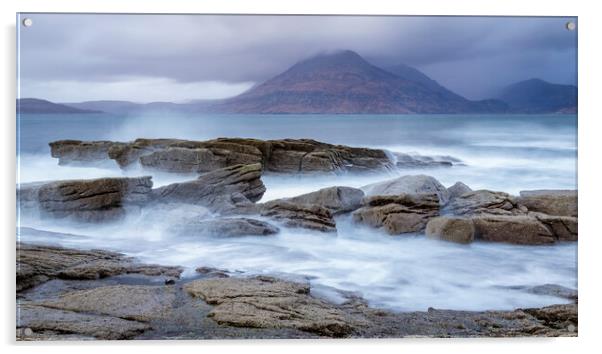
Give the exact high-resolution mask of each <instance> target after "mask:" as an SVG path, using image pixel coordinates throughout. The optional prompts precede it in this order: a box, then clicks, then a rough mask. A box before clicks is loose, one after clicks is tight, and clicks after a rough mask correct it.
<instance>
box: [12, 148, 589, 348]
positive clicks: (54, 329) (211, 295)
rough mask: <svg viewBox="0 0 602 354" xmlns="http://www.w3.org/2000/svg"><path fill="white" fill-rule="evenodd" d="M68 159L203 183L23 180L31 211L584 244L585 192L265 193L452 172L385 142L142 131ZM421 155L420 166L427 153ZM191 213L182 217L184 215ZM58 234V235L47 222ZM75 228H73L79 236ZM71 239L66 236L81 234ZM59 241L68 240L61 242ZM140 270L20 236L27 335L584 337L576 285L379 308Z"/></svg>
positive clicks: (390, 189)
mask: <svg viewBox="0 0 602 354" xmlns="http://www.w3.org/2000/svg"><path fill="white" fill-rule="evenodd" d="M50 146H51V152H52V156H53V157H56V158H58V159H59V164H60V165H65V164H76V165H80V166H95V165H97V164H99V163H105V162H107V161H110V160H115V161H116V162H117V164H118V165H119V166H120V167H121V168H128V169H129V168H133V167H135V166H137V168H142V170H147V171H148V172H152V171H162V172H170V173H186V174H190V173H194V174H197V175H198V177H197V178H196V179H191V180H188V181H183V182H178V183H173V184H169V185H166V186H162V187H158V188H153V181H152V177H151V176H139V177H114V178H98V179H90V180H63V181H48V182H36V183H29V184H22V185H21V186H20V188H19V189H18V190H17V194H18V199H17V202H18V205H17V207H18V208H20V211H21V214H22V215H38V216H40V217H43V218H50V219H51V220H66V221H70V222H77V223H85V224H91V225H93V224H110V223H119V222H121V221H122V220H124V219H125V218H127V217H129V216H132V215H135V216H140V215H141V214H142V213H145V214H144V215H147V217H149V218H151V219H153V218H162V217H165V215H166V214H168V213H173V214H174V215H173V216H174V220H175V221H174V222H172V224H173V225H170V227H169V229H168V232H170V233H173V234H174V235H181V236H210V237H217V238H220V237H245V236H262V237H263V236H265V237H269V236H272V235H277V234H278V233H279V232H280V230H281V229H282V228H302V229H305V230H308V231H309V232H315V233H317V234H322V235H324V236H325V237H336V234H337V232H338V230H337V221H336V220H337V217H338V216H340V215H349V217H350V218H351V220H353V222H354V223H355V224H357V225H358V226H361V227H367V228H372V229H374V230H375V232H379V233H385V234H389V235H391V236H392V237H404V236H403V235H404V234H408V235H417V234H418V235H423V236H424V237H428V238H431V239H436V240H441V241H445V242H455V243H460V244H468V243H472V242H500V243H509V244H518V245H549V244H553V243H557V242H575V241H577V239H578V230H577V224H578V222H577V191H575V190H572V191H570V190H537V191H523V192H521V193H520V195H519V196H512V195H509V194H507V193H504V192H499V191H489V190H475V191H473V190H472V189H471V188H470V187H469V186H467V185H465V184H464V183H462V182H458V183H456V184H454V185H452V186H450V187H447V188H446V187H445V186H443V185H442V184H441V183H440V182H439V181H437V180H436V179H435V178H433V177H431V176H426V175H407V176H401V177H397V178H392V179H389V180H386V181H382V182H379V183H374V184H371V185H367V186H364V187H361V188H352V187H348V186H338V185H334V186H332V187H328V188H323V189H320V190H317V191H314V192H311V193H307V194H303V195H298V196H294V197H290V198H283V199H276V200H271V201H268V202H261V199H262V197H263V195H264V193H265V192H266V187H265V185H264V184H263V181H262V176H263V175H264V174H271V173H277V174H283V173H286V174H303V175H305V174H323V173H326V174H333V175H337V174H342V173H378V172H382V171H387V170H391V169H396V170H403V168H404V166H420V167H426V166H427V165H428V166H429V167H435V168H436V167H451V166H454V165H455V164H457V163H459V162H458V161H456V160H453V158H448V160H453V162H451V161H448V162H449V164H448V163H441V160H440V159H439V160H438V159H434V158H431V159H428V158H424V157H421V158H420V159H415V161H414V160H412V157H409V155H404V156H402V155H399V154H398V156H397V157H396V158H392V157H391V156H390V154H389V153H388V152H386V151H383V150H375V149H367V148H353V147H348V146H341V145H331V144H326V143H322V142H317V141H314V140H309V139H299V140H292V139H283V140H267V141H263V140H255V139H239V138H220V139H215V140H210V141H186V140H176V139H137V140H135V141H134V142H129V143H121V142H109V141H94V142H82V141H75V140H68V141H57V142H53V143H50ZM418 160H420V161H418ZM175 214H177V215H175ZM38 232H43V231H38ZM71 236H73V235H71ZM71 236H69V235H62V236H61V237H71ZM57 237H58V236H57ZM182 271H183V269H182V268H181V267H172V266H169V267H168V266H160V265H149V264H141V263H139V262H138V261H136V260H135V259H132V258H129V257H126V256H125V255H123V254H120V253H115V252H110V251H104V250H75V249H69V248H64V247H60V246H49V245H41V244H28V243H18V244H17V337H18V339H21V340H42V339H179V338H187V339H197V338H198V339H201V338H204V339H209V338H322V337H329V338H338V337H345V338H349V337H351V338H354V337H408V336H430V337H472V336H533V335H535V336H574V335H576V334H577V304H576V302H577V294H576V291H573V290H572V289H566V288H562V287H560V286H557V285H554V284H541V285H540V286H538V287H535V288H529V289H524V291H527V292H532V293H539V294H546V295H550V296H555V297H558V298H563V299H565V300H566V299H568V300H570V301H571V302H573V303H572V304H562V305H553V306H549V307H544V308H535V309H533V308H531V309H516V310H513V311H482V312H470V311H451V310H438V309H429V311H426V312H407V313H396V312H391V311H386V310H382V309H375V308H371V307H370V306H368V304H367V302H366V301H365V300H364V299H362V298H361V296H359V295H357V294H352V293H346V292H342V291H339V290H336V289H334V290H333V291H335V292H337V293H339V294H340V296H341V297H342V298H343V299H344V300H343V301H342V302H341V303H333V302H331V301H330V300H328V299H325V298H322V297H320V296H319V295H318V294H316V293H315V292H312V288H311V286H310V283H309V281H308V280H307V279H284V278H282V277H280V276H272V275H269V276H256V275H247V274H232V273H229V272H228V271H227V270H220V269H211V268H208V267H206V265H204V264H198V269H197V272H196V275H195V276H194V277H187V278H186V279H180V275H181V273H182Z"/></svg>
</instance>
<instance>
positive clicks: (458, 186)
mask: <svg viewBox="0 0 602 354" xmlns="http://www.w3.org/2000/svg"><path fill="white" fill-rule="evenodd" d="M468 192H472V189H470V187H469V186H467V185H465V184H464V183H462V182H456V183H454V185H453V186H451V187H449V188H447V193H448V195H449V200H452V199H456V198H457V197H459V196H461V195H463V194H465V193H468Z"/></svg>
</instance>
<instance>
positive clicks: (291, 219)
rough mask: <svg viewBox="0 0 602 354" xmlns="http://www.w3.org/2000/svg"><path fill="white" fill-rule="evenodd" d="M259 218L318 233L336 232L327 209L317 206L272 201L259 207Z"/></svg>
mask: <svg viewBox="0 0 602 354" xmlns="http://www.w3.org/2000/svg"><path fill="white" fill-rule="evenodd" d="M259 212H260V214H261V216H264V217H268V218H271V219H273V220H276V221H278V222H280V223H282V224H284V225H285V226H288V227H300V228H304V229H309V230H313V231H320V232H336V231H337V229H336V222H335V220H334V219H333V217H332V213H331V212H330V210H329V209H327V208H324V207H322V206H320V205H317V204H299V203H293V202H290V201H286V200H282V199H280V200H273V201H269V202H266V203H264V204H262V205H260V206H259Z"/></svg>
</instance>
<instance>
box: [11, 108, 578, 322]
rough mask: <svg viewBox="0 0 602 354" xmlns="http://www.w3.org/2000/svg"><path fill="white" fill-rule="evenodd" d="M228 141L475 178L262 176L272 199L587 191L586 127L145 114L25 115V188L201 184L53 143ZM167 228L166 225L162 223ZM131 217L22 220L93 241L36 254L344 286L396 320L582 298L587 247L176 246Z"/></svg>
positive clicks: (417, 241) (548, 122)
mask: <svg viewBox="0 0 602 354" xmlns="http://www.w3.org/2000/svg"><path fill="white" fill-rule="evenodd" d="M139 137H145V138H180V139H195V140H206V139H212V138H217V137H250V138H260V139H278V138H313V139H316V140H320V141H324V142H328V143H335V144H346V145H352V146H362V147H373V148H382V149H386V150H388V151H391V152H403V153H412V154H420V155H428V156H433V155H438V156H452V157H455V158H458V159H460V160H462V162H463V164H464V165H463V166H454V167H451V168H436V169H433V168H429V169H413V170H407V169H403V170H398V171H391V172H389V173H387V174H381V175H370V176H357V175H342V176H337V177H334V178H333V177H307V176H306V177H296V176H288V177H286V176H270V175H268V176H264V177H263V180H264V183H265V185H266V187H267V192H266V194H265V195H264V197H263V200H262V201H266V200H270V199H275V198H281V197H289V196H294V195H298V194H302V193H306V192H310V191H314V190H317V189H319V188H323V187H327V186H333V185H342V186H352V187H361V186H363V185H366V184H369V183H374V182H378V181H382V180H385V179H389V178H394V177H397V176H401V175H406V174H428V175H431V176H434V177H435V178H437V179H438V180H439V181H441V183H443V184H444V185H445V186H450V185H452V184H453V183H455V182H456V181H462V182H464V183H466V184H468V185H469V186H471V187H472V188H473V189H481V188H486V189H491V190H497V191H504V192H508V193H511V194H518V192H519V191H521V190H526V189H548V188H551V189H557V188H561V189H575V188H577V185H576V183H577V179H576V172H577V140H576V139H577V118H576V116H575V115H213V116H175V115H165V114H147V115H144V116H115V115H105V114H91V115H22V116H21V117H20V119H19V121H18V151H19V159H18V164H19V166H18V180H19V181H20V182H22V183H24V182H32V181H43V180H55V179H75V178H96V177H102V176H124V175H132V176H133V175H141V174H145V175H149V174H151V175H153V181H154V185H155V186H160V185H165V184H168V183H173V182H176V181H182V180H186V179H190V178H191V176H179V175H173V174H165V173H162V174H161V173H151V172H149V171H142V170H136V169H134V170H131V171H128V172H123V171H121V170H120V169H118V168H117V166H116V165H113V164H107V165H106V166H102V167H94V168H86V167H72V166H58V164H57V160H56V159H53V158H51V157H50V152H49V147H48V142H50V141H54V140H58V139H81V140H119V141H128V140H133V139H136V138H139ZM156 219H157V218H156ZM156 219H151V220H150V221H149V218H148V217H143V216H135V217H134V216H133V217H130V218H128V219H127V220H125V221H124V222H121V223H118V224H112V225H102V226H99V225H85V224H74V223H64V222H56V221H54V220H47V219H39V218H35V217H28V218H25V217H24V218H22V220H20V222H21V225H22V226H28V227H34V228H38V229H44V230H50V231H56V232H64V233H71V234H76V235H81V236H82V237H49V236H47V235H40V234H34V233H28V232H27V231H24V232H22V233H21V235H20V237H21V239H22V240H24V241H30V242H52V243H58V244H61V245H64V246H71V247H84V248H92V247H95V248H105V249H113V250H117V251H121V252H124V253H127V254H130V255H132V256H136V257H138V258H140V259H141V260H142V261H145V262H153V263H161V264H174V265H182V266H185V267H186V271H185V274H184V275H185V276H191V275H192V274H194V269H195V268H196V267H198V266H212V267H217V268H224V269H228V270H231V271H241V272H244V273H247V274H256V273H270V274H274V273H276V274H281V275H282V276H292V277H307V278H308V279H310V281H311V282H312V285H313V286H314V288H315V289H316V292H319V293H320V294H321V295H323V296H328V297H330V298H331V299H333V300H337V295H336V292H335V291H333V290H332V288H337V289H341V290H347V291H354V292H358V293H360V294H361V295H362V296H364V298H366V299H367V300H368V302H369V303H370V304H372V305H374V306H379V307H384V308H388V309H393V310H400V311H407V310H425V309H427V308H428V307H435V308H447V309H464V310H485V309H511V308H516V307H529V306H544V305H549V304H554V303H562V302H565V300H563V299H559V298H554V297H550V296H541V295H535V294H530V293H527V292H525V291H524V290H521V289H519V288H520V287H529V286H536V285H542V284H546V283H553V284H558V285H562V286H566V287H570V288H576V286H577V265H576V264H577V246H576V244H575V243H562V244H556V245H553V246H513V245H503V244H489V243H480V242H476V243H473V244H471V245H456V244H451V243H445V242H438V241H433V240H428V239H426V238H424V236H423V235H403V236H388V235H386V234H384V233H383V232H381V231H379V230H374V229H370V228H366V227H361V226H358V225H354V224H353V223H352V222H351V221H350V219H349V217H348V216H342V217H339V218H338V219H337V228H338V234H337V235H323V234H317V233H312V232H309V231H306V230H301V229H287V228H283V229H282V232H281V233H280V234H278V235H275V236H271V237H240V238H228V239H216V238H210V237H204V238H197V239H190V238H181V237H176V236H174V235H171V234H169V232H167V231H166V230H165V229H166V228H167V226H168V225H169V223H170V220H169V218H161V220H156Z"/></svg>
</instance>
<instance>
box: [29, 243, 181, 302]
mask: <svg viewBox="0 0 602 354" xmlns="http://www.w3.org/2000/svg"><path fill="white" fill-rule="evenodd" d="M182 270H183V269H182V268H180V267H166V266H159V265H147V264H140V263H137V262H135V260H133V259H132V258H128V257H125V256H124V255H122V254H120V253H114V252H107V251H100V250H91V251H83V250H76V249H70V248H62V247H54V246H41V245H30V244H25V243H19V244H17V291H22V290H25V289H29V288H31V287H34V286H36V285H38V284H40V283H43V282H46V281H48V280H50V279H53V278H63V279H98V278H103V277H108V276H113V275H118V274H126V273H136V274H145V275H164V276H169V277H175V278H178V277H179V276H180V273H182Z"/></svg>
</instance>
